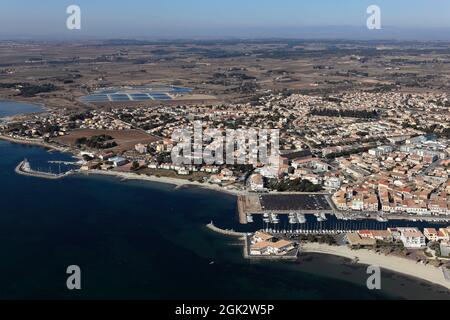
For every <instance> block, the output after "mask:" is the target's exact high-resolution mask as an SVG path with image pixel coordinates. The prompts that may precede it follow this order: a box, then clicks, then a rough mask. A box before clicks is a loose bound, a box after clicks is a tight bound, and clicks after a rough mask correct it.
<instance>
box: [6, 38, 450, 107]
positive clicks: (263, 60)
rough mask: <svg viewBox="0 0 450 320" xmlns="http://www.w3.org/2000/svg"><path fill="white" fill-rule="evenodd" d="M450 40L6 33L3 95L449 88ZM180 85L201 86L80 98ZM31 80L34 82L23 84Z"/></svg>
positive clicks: (229, 95) (232, 95)
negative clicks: (63, 39)
mask: <svg viewBox="0 0 450 320" xmlns="http://www.w3.org/2000/svg"><path fill="white" fill-rule="evenodd" d="M449 57H450V44H449V43H445V42H435V43H434V42H427V43H415V42H393V41H325V40H323V41H312V40H311V41H305V40H288V39H287V40H245V41H244V40H242V41H240V40H229V41H173V42H168V41H165V42H148V41H135V40H112V41H92V42H74V43H58V44H56V43H39V42H33V43H26V42H10V41H4V42H0V61H1V65H0V99H15V100H25V101H30V102H40V103H44V104H46V105H47V106H50V107H56V108H61V107H65V108H79V109H85V108H89V107H90V108H92V107H109V106H118V105H119V106H120V105H124V106H128V105H131V106H133V105H142V104H152V105H154V104H166V103H167V104H173V103H179V104H182V103H186V104H197V103H220V102H249V101H252V100H253V99H255V98H257V97H258V94H260V93H262V92H264V91H266V90H272V91H275V92H277V91H288V92H294V93H305V94H318V95H321V94H333V93H339V92H343V91H348V90H363V91H390V90H395V91H403V92H415V93H420V92H425V91H427V92H430V91H436V92H447V93H448V92H449V91H450V90H449V88H450V81H449V80H450V58H449ZM158 84H162V85H171V86H177V87H186V88H192V89H193V92H192V95H186V96H185V97H182V98H181V99H179V100H177V99H175V100H167V101H155V100H149V101H121V100H120V99H119V98H118V101H115V102H111V101H110V102H108V103H107V104H106V105H104V106H95V105H92V104H86V103H83V102H81V101H80V98H81V97H83V96H86V95H89V94H92V93H93V92H95V91H97V90H99V89H102V88H108V87H121V86H146V85H158ZM24 87H25V88H26V89H24Z"/></svg>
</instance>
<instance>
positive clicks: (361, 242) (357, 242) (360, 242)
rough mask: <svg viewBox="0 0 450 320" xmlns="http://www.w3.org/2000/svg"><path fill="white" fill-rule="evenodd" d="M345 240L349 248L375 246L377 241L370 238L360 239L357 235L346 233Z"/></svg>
mask: <svg viewBox="0 0 450 320" xmlns="http://www.w3.org/2000/svg"><path fill="white" fill-rule="evenodd" d="M346 238H347V242H348V244H349V245H350V246H351V247H358V246H362V247H368V246H374V245H376V244H377V240H375V239H372V238H362V237H361V236H360V235H359V234H358V233H347V235H346Z"/></svg>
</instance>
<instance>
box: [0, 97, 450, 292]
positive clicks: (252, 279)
mask: <svg viewBox="0 0 450 320" xmlns="http://www.w3.org/2000/svg"><path fill="white" fill-rule="evenodd" d="M1 109H2V104H1V103H0V110H1ZM16 112H21V109H20V108H19V107H17V108H16ZM24 158H27V159H28V160H29V161H30V162H31V165H32V166H33V165H35V166H42V167H43V166H45V163H46V162H48V161H55V160H56V161H73V159H72V158H71V156H70V155H68V154H61V153H57V152H49V151H47V150H45V149H43V148H39V147H32V146H23V145H19V144H13V143H9V142H4V141H0V181H1V182H2V183H1V184H0V204H1V206H0V261H1V263H0V299H106V298H107V299H449V298H450V294H449V292H448V291H447V290H445V289H443V288H440V287H437V286H434V285H431V284H428V283H425V282H423V281H420V280H417V279H411V278H407V277H405V276H402V275H398V274H395V273H392V272H387V271H383V272H382V290H380V291H370V290H368V289H367V287H366V279H367V277H368V275H367V274H366V268H365V267H364V266H358V265H354V264H352V263H350V262H349V261H348V260H345V259H343V258H339V257H333V256H325V255H318V254H302V255H301V256H300V258H299V259H298V261H295V262H278V261H265V262H256V261H249V260H246V259H244V258H243V257H242V243H241V242H240V241H239V240H237V239H234V238H229V237H225V236H222V235H219V234H216V233H213V232H211V231H210V230H208V229H207V228H206V227H205V225H206V224H207V223H209V222H210V221H211V220H214V222H215V223H216V224H218V225H226V226H230V225H231V226H233V225H237V216H236V201H235V198H234V197H233V196H230V195H226V194H221V193H216V192H213V191H208V190H202V189H198V188H181V189H175V188H174V187H173V186H170V185H165V184H159V183H153V182H140V181H121V180H119V179H116V178H113V177H99V176H85V175H80V176H71V177H68V178H65V179H62V180H45V179H40V178H34V177H28V176H21V175H17V174H16V173H15V172H14V168H15V166H16V165H17V164H18V163H19V162H20V161H21V160H23V159H24ZM70 265H78V266H79V267H80V268H81V277H82V289H81V290H80V291H69V290H67V288H66V279H67V276H68V275H67V274H66V269H67V267H68V266H70Z"/></svg>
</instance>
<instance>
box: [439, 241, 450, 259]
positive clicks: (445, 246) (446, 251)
mask: <svg viewBox="0 0 450 320" xmlns="http://www.w3.org/2000/svg"><path fill="white" fill-rule="evenodd" d="M440 249H441V256H442V257H448V258H450V242H445V241H442V242H441V247H440Z"/></svg>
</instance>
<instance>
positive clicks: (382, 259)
mask: <svg viewBox="0 0 450 320" xmlns="http://www.w3.org/2000/svg"><path fill="white" fill-rule="evenodd" d="M301 251H302V252H310V253H322V254H330V255H335V256H340V257H345V258H348V259H351V260H355V259H358V263H359V264H363V265H371V266H378V267H380V268H381V269H387V270H390V271H394V272H397V273H401V274H405V275H407V276H411V277H415V278H419V279H422V280H425V281H428V282H431V283H434V284H437V285H440V286H442V287H445V288H447V289H449V290H450V281H447V280H446V279H445V276H444V272H443V270H442V269H441V268H436V267H434V266H431V265H424V264H421V263H416V262H415V261H413V260H409V259H406V258H401V257H397V256H386V255H384V254H379V253H376V252H374V251H370V250H367V249H361V250H351V249H350V248H348V247H346V246H329V245H326V244H318V243H306V244H303V245H302V250H301Z"/></svg>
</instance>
